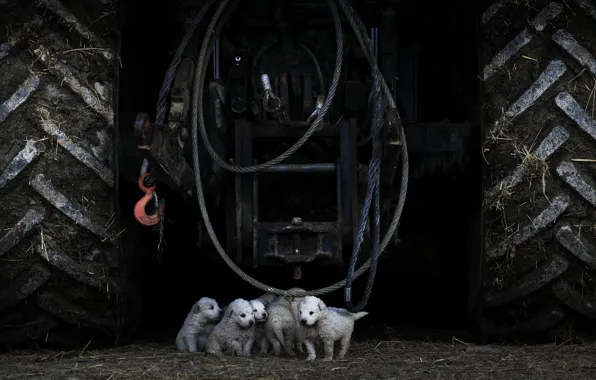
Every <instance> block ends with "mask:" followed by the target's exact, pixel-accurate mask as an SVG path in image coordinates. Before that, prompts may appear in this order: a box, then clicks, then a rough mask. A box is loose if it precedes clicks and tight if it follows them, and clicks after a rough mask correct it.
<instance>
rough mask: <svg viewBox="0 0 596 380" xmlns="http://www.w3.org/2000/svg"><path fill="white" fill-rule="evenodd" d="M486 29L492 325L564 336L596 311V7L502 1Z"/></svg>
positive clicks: (488, 314)
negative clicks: (591, 161) (595, 173)
mask: <svg viewBox="0 0 596 380" xmlns="http://www.w3.org/2000/svg"><path fill="white" fill-rule="evenodd" d="M481 29H482V31H481V38H480V44H479V46H480V49H481V51H480V54H481V57H480V60H481V62H483V67H482V72H481V73H480V76H481V77H482V79H483V91H484V104H485V107H486V109H485V110H484V111H485V112H484V115H485V126H486V128H485V136H484V156H485V159H486V169H487V171H486V175H485V184H484V188H485V202H484V208H485V213H484V221H485V225H484V227H485V235H484V236H485V243H486V244H485V256H484V261H485V264H484V274H483V278H484V284H483V285H484V290H485V292H484V293H485V294H484V295H483V301H482V302H483V306H484V308H483V312H484V316H485V318H486V323H485V324H484V326H483V328H484V333H485V334H487V335H510V336H511V335H516V334H517V333H536V332H548V333H549V334H550V336H552V333H554V332H557V335H558V333H559V332H561V331H563V330H565V331H567V332H569V330H568V328H569V327H570V326H575V327H577V326H578V323H579V325H581V322H582V321H589V320H593V319H596V303H595V301H596V300H595V298H596V292H595V287H596V248H595V247H596V245H595V244H596V239H595V238H596V220H595V218H594V216H595V215H596V213H595V211H596V181H595V180H594V178H593V175H594V168H595V166H594V164H593V163H589V162H587V161H586V160H588V161H589V160H594V159H596V121H595V117H596V106H595V104H594V101H595V96H596V92H595V88H596V87H595V86H596V79H595V78H596V58H595V54H596V7H595V5H594V3H593V2H592V1H589V0H575V1H567V2H563V1H550V2H549V1H537V0H509V1H506V0H497V1H495V2H490V4H488V6H487V7H486V8H485V9H484V13H483V14H482V17H481ZM560 326H564V329H563V330H560V329H559V328H558V327H560ZM547 336H548V335H547Z"/></svg>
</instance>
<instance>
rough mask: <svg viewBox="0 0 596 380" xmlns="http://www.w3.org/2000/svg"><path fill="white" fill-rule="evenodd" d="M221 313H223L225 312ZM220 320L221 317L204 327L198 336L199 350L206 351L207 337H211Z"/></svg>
mask: <svg viewBox="0 0 596 380" xmlns="http://www.w3.org/2000/svg"><path fill="white" fill-rule="evenodd" d="M221 315H223V313H222V314H221ZM220 320H221V317H220V318H218V319H217V320H216V321H214V322H209V323H207V324H206V325H205V327H203V331H201V332H200V333H199V335H198V336H197V351H200V352H203V351H205V347H207V338H209V335H211V333H212V332H213V329H214V328H215V326H217V324H218V323H219V321H220Z"/></svg>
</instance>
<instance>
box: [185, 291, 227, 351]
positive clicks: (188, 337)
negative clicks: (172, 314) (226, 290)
mask: <svg viewBox="0 0 596 380" xmlns="http://www.w3.org/2000/svg"><path fill="white" fill-rule="evenodd" d="M220 314H221V309H220V308H219V305H218V304H217V301H215V300H214V299H213V298H209V297H203V298H201V299H200V300H199V301H198V302H196V303H195V304H194V305H193V306H192V309H191V310H190V312H189V313H188V315H187V316H186V320H184V324H183V325H182V328H181V329H180V331H178V335H177V336H176V348H177V349H178V351H180V352H186V351H188V352H196V351H197V342H198V340H199V336H201V335H202V334H203V333H204V330H205V328H207V330H209V324H211V323H212V322H214V321H216V320H218V319H219V317H220Z"/></svg>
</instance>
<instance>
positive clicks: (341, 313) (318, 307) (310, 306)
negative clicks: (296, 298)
mask: <svg viewBox="0 0 596 380" xmlns="http://www.w3.org/2000/svg"><path fill="white" fill-rule="evenodd" d="M366 315H368V312H366V311H361V312H359V313H351V312H349V311H347V310H346V309H340V308H336V307H327V305H325V303H324V302H323V301H322V300H321V299H319V298H317V297H312V296H307V297H305V298H304V299H303V300H302V301H301V302H300V305H299V316H300V325H301V326H303V327H304V328H302V329H301V334H302V339H303V340H304V344H305V345H306V350H307V351H308V357H307V359H306V360H308V361H311V360H314V359H315V358H316V354H315V342H316V340H317V337H320V338H321V340H322V341H323V345H324V346H325V359H324V360H325V361H329V360H333V346H334V343H335V342H336V341H339V353H338V355H337V358H338V359H343V358H344V357H345V356H346V353H347V352H348V348H349V346H350V339H351V338H352V332H354V322H355V321H357V320H359V319H360V318H362V317H364V316H366Z"/></svg>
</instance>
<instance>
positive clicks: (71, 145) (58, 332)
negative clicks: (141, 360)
mask: <svg viewBox="0 0 596 380" xmlns="http://www.w3.org/2000/svg"><path fill="white" fill-rule="evenodd" d="M63 1H64V2H61V1H59V0H41V1H26V2H21V1H17V2H6V1H0V25H1V26H2V27H1V30H2V31H4V30H6V31H7V34H6V37H4V36H3V37H1V38H0V131H1V133H0V210H1V213H2V216H1V217H0V229H1V231H2V232H1V233H0V346H3V347H7V346H14V345H21V344H23V343H27V342H33V343H34V341H35V340H37V342H38V343H40V344H43V343H48V344H52V343H56V344H66V345H69V346H70V345H74V346H85V345H86V344H89V343H93V345H95V344H100V343H104V344H114V342H115V341H116V338H117V337H118V336H119V334H120V330H121V328H120V326H121V325H122V312H121V302H120V300H121V297H120V292H121V272H120V264H119V263H120V257H119V253H118V251H117V249H116V248H117V240H118V238H119V233H120V231H119V228H118V223H117V220H116V219H117V218H116V209H115V202H114V201H115V197H114V194H115V193H116V191H115V183H116V179H115V171H114V167H115V166H114V164H113V163H114V157H113V148H112V147H113V146H114V144H113V136H114V135H115V134H114V105H113V104H114V103H115V102H113V100H112V99H113V98H114V95H113V94H114V92H115V91H114V90H113V89H114V88H115V87H114V86H117V81H116V79H117V78H118V77H117V70H118V57H117V55H116V50H115V48H117V46H118V42H119V41H118V34H117V33H116V32H118V24H117V12H116V9H115V6H114V5H113V4H112V3H111V2H110V1H109V0H102V1H99V0H94V1H79V2H77V1H67V0H63ZM3 34H4V33H3Z"/></svg>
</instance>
